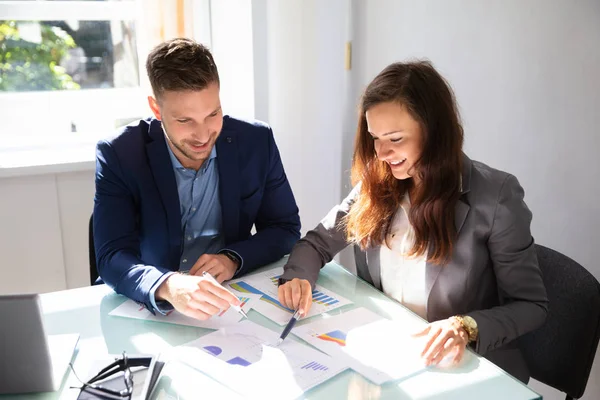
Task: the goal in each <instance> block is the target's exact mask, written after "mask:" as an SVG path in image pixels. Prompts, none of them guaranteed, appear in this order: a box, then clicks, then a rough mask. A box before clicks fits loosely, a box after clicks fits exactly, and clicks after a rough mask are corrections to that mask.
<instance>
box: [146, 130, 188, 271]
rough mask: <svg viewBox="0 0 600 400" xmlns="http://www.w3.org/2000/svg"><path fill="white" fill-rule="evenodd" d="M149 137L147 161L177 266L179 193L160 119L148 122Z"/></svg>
mask: <svg viewBox="0 0 600 400" xmlns="http://www.w3.org/2000/svg"><path fill="white" fill-rule="evenodd" d="M150 138H151V139H152V140H151V141H150V142H149V143H148V144H147V145H146V151H147V153H148V162H149V164H150V169H151V170H152V175H154V181H155V182H156V187H157V188H158V192H159V193H160V198H161V200H162V203H163V206H164V208H165V213H166V216H167V226H168V229H169V244H170V248H171V254H170V260H171V263H172V264H173V265H172V267H175V268H177V267H178V266H179V253H180V252H181V249H180V247H181V211H180V210H179V194H178V192H177V182H176V181H175V174H174V172H173V165H171V160H170V158H169V152H168V150H167V143H166V141H165V136H164V132H163V130H162V126H161V123H160V121H158V120H156V119H153V120H152V122H151V123H150Z"/></svg>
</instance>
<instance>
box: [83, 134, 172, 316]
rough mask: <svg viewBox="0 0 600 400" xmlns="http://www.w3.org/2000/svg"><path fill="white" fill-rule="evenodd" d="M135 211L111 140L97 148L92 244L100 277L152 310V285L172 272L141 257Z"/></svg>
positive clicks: (118, 290) (118, 291) (102, 142)
mask: <svg viewBox="0 0 600 400" xmlns="http://www.w3.org/2000/svg"><path fill="white" fill-rule="evenodd" d="M137 216H138V211H137V207H136V204H135V200H134V196H133V195H132V193H131V190H130V189H129V188H128V186H127V185H126V184H125V182H124V179H123V171H122V170H121V166H120V163H119V159H118V157H117V155H116V154H115V152H114V150H113V148H112V147H111V145H110V143H108V142H106V141H101V142H99V143H98V146H97V148H96V195H95V197H94V247H95V250H96V260H97V265H98V272H99V274H100V276H101V277H102V280H103V281H104V282H105V283H106V284H108V285H109V286H110V287H112V288H113V289H114V290H115V291H116V292H117V293H120V294H123V295H125V296H127V297H129V298H130V299H132V300H135V301H137V302H139V303H143V304H144V305H145V306H146V307H147V308H148V309H149V310H150V311H152V312H155V310H154V307H153V306H152V302H151V300H150V292H151V290H152V288H153V287H154V286H155V284H156V283H158V282H159V281H160V280H161V279H164V278H165V275H166V274H167V273H169V272H171V271H170V270H169V269H167V268H164V267H161V266H152V265H145V264H144V262H143V261H142V260H141V259H140V241H139V231H138V228H137V223H136V220H137Z"/></svg>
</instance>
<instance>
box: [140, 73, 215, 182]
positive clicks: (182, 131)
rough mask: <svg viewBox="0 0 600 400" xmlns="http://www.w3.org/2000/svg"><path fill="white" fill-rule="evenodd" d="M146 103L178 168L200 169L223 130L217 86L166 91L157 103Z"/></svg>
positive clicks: (153, 101) (152, 101)
mask: <svg viewBox="0 0 600 400" xmlns="http://www.w3.org/2000/svg"><path fill="white" fill-rule="evenodd" d="M148 102H149V104H150V108H151V109H152V111H153V112H154V115H155V117H156V118H157V119H159V120H160V121H161V122H162V126H163V130H164V131H165V135H166V137H167V143H168V144H169V146H170V147H171V150H172V151H173V153H174V154H175V156H176V157H177V159H178V160H179V162H181V165H183V166H184V167H186V168H192V169H196V170H197V169H199V168H200V167H201V166H202V163H203V162H204V160H206V159H208V157H209V156H210V152H211V150H212V148H213V146H214V145H215V142H216V140H217V138H218V137H219V134H220V133H221V129H222V128H223V112H222V110H221V100H220V97H219V85H218V84H217V83H211V84H209V85H208V86H207V87H206V88H205V89H203V90H198V91H167V92H163V93H162V94H161V95H160V97H159V98H158V99H155V98H153V97H148Z"/></svg>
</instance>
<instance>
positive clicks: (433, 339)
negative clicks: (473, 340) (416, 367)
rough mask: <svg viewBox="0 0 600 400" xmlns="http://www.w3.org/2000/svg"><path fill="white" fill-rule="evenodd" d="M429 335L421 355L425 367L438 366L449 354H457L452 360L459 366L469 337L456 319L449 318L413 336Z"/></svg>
mask: <svg viewBox="0 0 600 400" xmlns="http://www.w3.org/2000/svg"><path fill="white" fill-rule="evenodd" d="M425 335H427V338H428V340H427V343H426V344H425V348H424V349H423V352H422V353H421V357H423V359H424V360H425V365H437V364H438V363H439V362H440V361H442V360H443V359H444V357H446V356H447V355H448V354H451V353H452V352H455V354H454V358H453V359H452V363H453V364H457V363H458V362H459V361H460V360H461V359H462V357H463V354H464V353H465V348H466V347H467V344H468V343H469V335H468V334H467V332H466V331H465V329H464V328H463V327H462V325H461V324H460V322H459V321H458V320H456V319H455V318H452V317H451V318H448V319H444V320H441V321H435V322H432V323H430V324H429V325H427V326H426V327H425V329H423V330H422V331H420V332H417V333H415V334H413V336H415V337H421V336H425Z"/></svg>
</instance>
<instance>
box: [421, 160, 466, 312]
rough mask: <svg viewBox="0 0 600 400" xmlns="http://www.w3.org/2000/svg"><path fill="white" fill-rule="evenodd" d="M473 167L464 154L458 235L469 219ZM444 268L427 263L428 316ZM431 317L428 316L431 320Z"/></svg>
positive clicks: (458, 204)
mask: <svg viewBox="0 0 600 400" xmlns="http://www.w3.org/2000/svg"><path fill="white" fill-rule="evenodd" d="M471 167H472V161H471V160H470V159H469V158H468V157H467V156H466V155H464V154H463V171H462V175H461V188H460V192H461V196H460V198H459V199H458V201H457V202H456V208H455V210H454V226H455V227H456V237H457V238H458V236H459V235H460V231H461V229H462V227H463V225H464V223H465V220H466V219H467V215H468V214H469V210H470V209H471V207H470V206H469V205H468V204H467V203H466V201H465V194H466V193H468V192H469V191H470V190H471ZM442 268H444V266H443V265H436V264H431V263H429V262H428V263H427V265H426V269H425V290H426V293H427V296H426V298H427V307H426V308H427V316H428V317H429V298H430V295H431V290H432V289H433V286H434V285H435V283H436V281H437V279H438V276H439V274H440V272H441V271H442ZM429 319H430V318H428V320H429Z"/></svg>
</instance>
